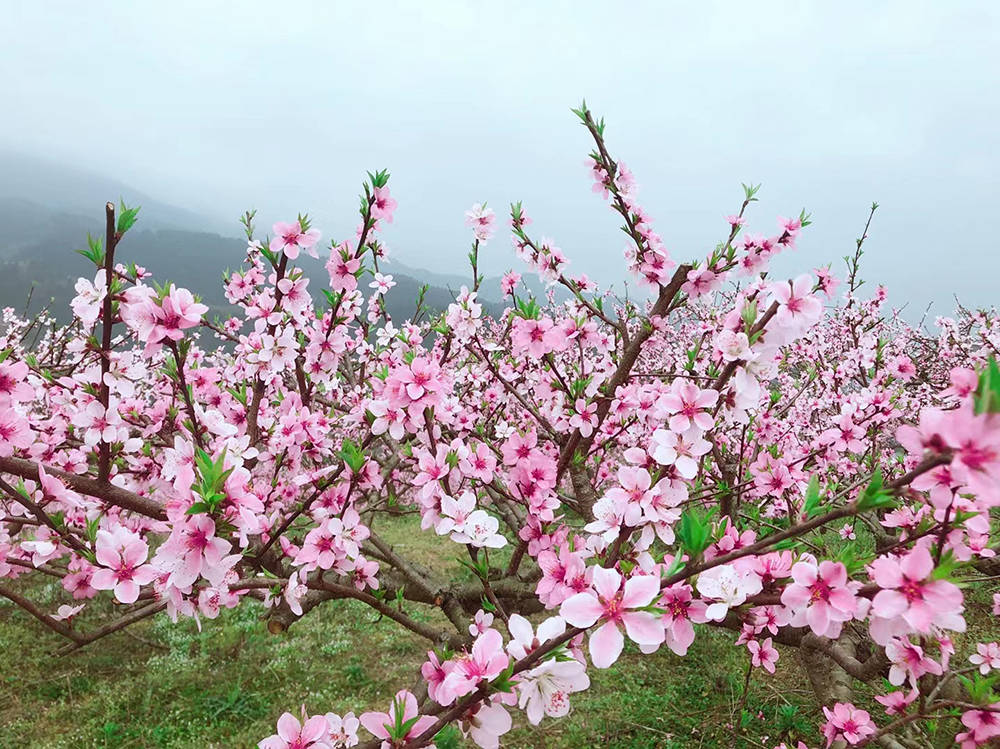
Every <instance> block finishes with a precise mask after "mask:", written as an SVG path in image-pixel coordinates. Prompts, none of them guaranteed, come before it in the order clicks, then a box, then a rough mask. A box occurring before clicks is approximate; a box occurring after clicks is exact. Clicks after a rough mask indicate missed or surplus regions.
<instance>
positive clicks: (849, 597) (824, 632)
mask: <svg viewBox="0 0 1000 749" xmlns="http://www.w3.org/2000/svg"><path fill="white" fill-rule="evenodd" d="M792 579H793V580H794V581H795V582H794V583H792V584H790V585H788V586H787V587H786V588H785V590H784V591H783V592H782V594H781V602H782V603H783V604H784V605H785V606H788V607H789V608H790V609H792V610H793V612H795V613H801V612H803V611H804V612H805V621H806V623H807V624H808V625H809V628H810V629H812V631H813V632H814V633H815V634H816V635H818V636H819V637H831V638H836V637H838V636H839V635H840V629H841V627H842V626H843V623H844V622H846V621H850V620H851V619H853V618H854V614H855V612H856V611H857V606H858V600H857V596H856V595H855V594H854V591H852V590H851V588H850V587H849V586H848V583H847V568H846V567H844V565H843V564H841V563H840V562H830V561H823V562H820V563H819V566H818V567H817V566H816V565H815V564H812V563H809V562H797V563H796V564H794V565H792Z"/></svg>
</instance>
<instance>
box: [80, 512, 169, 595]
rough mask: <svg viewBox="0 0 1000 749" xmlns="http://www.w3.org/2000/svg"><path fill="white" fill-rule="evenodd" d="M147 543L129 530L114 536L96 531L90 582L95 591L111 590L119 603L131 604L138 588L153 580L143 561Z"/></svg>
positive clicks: (106, 532)
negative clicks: (95, 554) (94, 556)
mask: <svg viewBox="0 0 1000 749" xmlns="http://www.w3.org/2000/svg"><path fill="white" fill-rule="evenodd" d="M148 555H149V546H148V545H147V544H146V542H145V541H143V540H142V539H141V538H139V537H138V536H136V535H135V534H133V533H129V532H125V533H123V534H119V535H117V537H116V536H114V535H112V534H111V533H109V532H108V531H106V530H99V531H97V561H98V563H99V564H101V565H103V566H102V567H100V568H98V569H97V570H96V571H95V572H94V575H93V577H92V578H91V582H90V584H91V585H92V586H93V587H94V588H96V589H97V590H113V591H114V592H115V598H117V599H118V600H119V601H121V602H122V603H135V602H136V601H137V600H138V598H139V588H140V587H141V586H143V585H148V584H149V583H151V582H153V580H155V579H156V576H157V572H156V570H155V569H154V568H153V567H152V566H150V565H148V564H145V562H146V557H147V556H148Z"/></svg>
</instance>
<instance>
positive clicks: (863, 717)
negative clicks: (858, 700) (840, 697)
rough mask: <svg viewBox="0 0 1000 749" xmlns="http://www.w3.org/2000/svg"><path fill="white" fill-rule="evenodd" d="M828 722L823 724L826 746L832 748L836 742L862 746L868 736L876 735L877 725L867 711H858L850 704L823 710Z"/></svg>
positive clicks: (837, 705) (845, 703)
mask: <svg viewBox="0 0 1000 749" xmlns="http://www.w3.org/2000/svg"><path fill="white" fill-rule="evenodd" d="M823 714H824V715H826V720H827V722H826V723H824V724H823V736H825V737H826V745H827V746H830V744H832V743H833V742H834V741H836V740H843V741H846V742H847V743H848V744H860V743H861V742H862V741H863V740H864V738H865V737H866V736H870V735H871V734H873V733H875V724H874V723H873V722H872V719H871V716H870V715H869V714H868V713H867V711H865V710H858V708H856V707H854V705H852V704H851V703H850V702H838V703H837V704H836V705H834V706H833V710H830V709H829V708H828V707H824V708H823Z"/></svg>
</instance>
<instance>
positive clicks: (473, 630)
mask: <svg viewBox="0 0 1000 749" xmlns="http://www.w3.org/2000/svg"><path fill="white" fill-rule="evenodd" d="M515 616H516V615H515ZM491 626H493V614H489V613H487V612H485V611H483V610H482V609H479V611H477V612H476V616H475V619H474V621H473V623H472V624H470V625H469V634H470V635H472V636H473V637H477V636H479V635H481V634H482V633H483V632H485V631H486V630H488V629H489V628H490V627H491Z"/></svg>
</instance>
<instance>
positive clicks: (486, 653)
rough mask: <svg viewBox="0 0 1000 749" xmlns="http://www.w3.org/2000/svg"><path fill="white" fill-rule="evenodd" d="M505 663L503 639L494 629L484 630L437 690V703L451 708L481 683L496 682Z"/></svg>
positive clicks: (506, 661) (506, 659) (505, 666)
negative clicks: (451, 705)
mask: <svg viewBox="0 0 1000 749" xmlns="http://www.w3.org/2000/svg"><path fill="white" fill-rule="evenodd" d="M508 663H510V658H509V657H508V656H507V654H506V653H505V652H504V649H503V637H501V635H500V633H499V632H497V631H496V630H495V629H487V630H486V631H485V632H483V633H482V634H481V635H479V637H477V638H476V640H475V642H473V643H472V650H471V651H469V652H468V653H463V654H462V655H460V656H458V658H457V660H456V661H455V667H454V668H453V669H452V670H451V671H450V672H449V673H448V675H447V676H445V678H444V681H443V682H442V683H441V686H440V687H439V688H438V702H440V703H441V704H442V705H450V704H451V703H452V702H454V701H455V699H457V698H458V697H464V696H465V695H467V694H468V693H469V692H471V691H473V690H474V689H476V687H478V686H479V683H480V682H482V681H492V680H493V679H495V678H496V677H497V676H499V675H500V673H501V672H502V671H503V670H504V669H505V668H507V664H508Z"/></svg>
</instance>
